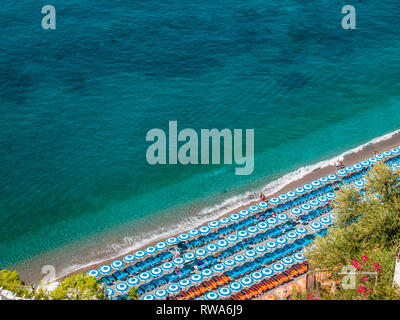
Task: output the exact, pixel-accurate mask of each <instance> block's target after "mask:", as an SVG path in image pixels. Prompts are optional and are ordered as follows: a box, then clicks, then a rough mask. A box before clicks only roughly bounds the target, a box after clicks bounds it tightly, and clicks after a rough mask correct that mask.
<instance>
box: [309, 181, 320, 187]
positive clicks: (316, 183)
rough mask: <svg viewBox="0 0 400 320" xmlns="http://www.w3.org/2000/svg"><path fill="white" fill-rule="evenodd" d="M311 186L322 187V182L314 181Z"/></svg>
mask: <svg viewBox="0 0 400 320" xmlns="http://www.w3.org/2000/svg"><path fill="white" fill-rule="evenodd" d="M311 185H312V186H313V187H320V186H321V182H320V181H318V180H314V181H312V182H311Z"/></svg>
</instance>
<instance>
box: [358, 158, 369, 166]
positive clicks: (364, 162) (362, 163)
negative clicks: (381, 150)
mask: <svg viewBox="0 0 400 320" xmlns="http://www.w3.org/2000/svg"><path fill="white" fill-rule="evenodd" d="M360 164H361V165H362V166H363V167H369V165H370V163H369V161H368V160H363V161H361V162H360Z"/></svg>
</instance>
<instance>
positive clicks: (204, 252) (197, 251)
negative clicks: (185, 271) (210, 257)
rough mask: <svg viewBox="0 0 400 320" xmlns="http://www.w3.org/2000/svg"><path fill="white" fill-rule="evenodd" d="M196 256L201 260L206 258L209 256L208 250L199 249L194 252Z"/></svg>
mask: <svg viewBox="0 0 400 320" xmlns="http://www.w3.org/2000/svg"><path fill="white" fill-rule="evenodd" d="M194 253H195V255H196V256H197V257H199V258H201V257H204V256H205V255H206V254H207V250H205V249H203V248H198V249H196V250H195V251H194Z"/></svg>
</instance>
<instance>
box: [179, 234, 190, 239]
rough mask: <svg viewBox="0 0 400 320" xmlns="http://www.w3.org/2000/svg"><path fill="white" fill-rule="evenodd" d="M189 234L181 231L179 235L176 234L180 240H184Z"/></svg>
mask: <svg viewBox="0 0 400 320" xmlns="http://www.w3.org/2000/svg"><path fill="white" fill-rule="evenodd" d="M189 238H190V236H189V235H188V234H187V233H181V234H180V235H178V239H179V240H180V241H186V240H189Z"/></svg>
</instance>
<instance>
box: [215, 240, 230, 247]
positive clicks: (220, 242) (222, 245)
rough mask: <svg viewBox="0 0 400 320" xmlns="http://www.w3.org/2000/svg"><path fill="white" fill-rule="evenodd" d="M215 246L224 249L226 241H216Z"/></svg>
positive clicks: (226, 244)
mask: <svg viewBox="0 0 400 320" xmlns="http://www.w3.org/2000/svg"><path fill="white" fill-rule="evenodd" d="M217 246H218V247H220V248H225V247H227V246H228V241H226V240H225V239H220V240H218V241H217Z"/></svg>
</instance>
